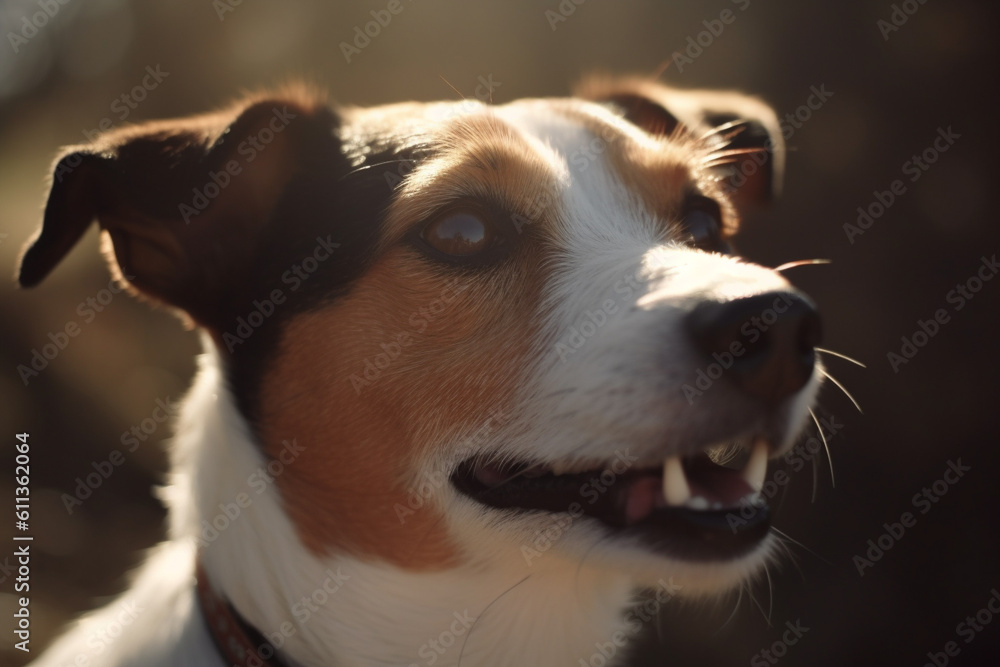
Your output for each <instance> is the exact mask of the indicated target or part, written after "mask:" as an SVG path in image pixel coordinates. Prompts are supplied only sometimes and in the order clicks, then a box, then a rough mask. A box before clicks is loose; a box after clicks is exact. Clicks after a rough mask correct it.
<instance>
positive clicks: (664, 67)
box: [649, 60, 673, 81]
mask: <svg viewBox="0 0 1000 667" xmlns="http://www.w3.org/2000/svg"><path fill="white" fill-rule="evenodd" d="M672 62H673V61H672V60H664V61H663V62H662V63H660V66H659V67H657V68H656V71H655V72H653V73H652V75H650V77H649V78H650V79H652V80H653V81H659V79H660V77H661V76H663V74H664V72H666V71H667V69H668V68H669V67H670V63H672Z"/></svg>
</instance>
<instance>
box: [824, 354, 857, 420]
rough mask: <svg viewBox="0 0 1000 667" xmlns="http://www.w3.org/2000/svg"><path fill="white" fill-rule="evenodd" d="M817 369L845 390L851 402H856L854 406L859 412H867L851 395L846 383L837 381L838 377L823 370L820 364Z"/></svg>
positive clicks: (841, 389) (845, 394)
mask: <svg viewBox="0 0 1000 667" xmlns="http://www.w3.org/2000/svg"><path fill="white" fill-rule="evenodd" d="M816 369H817V370H818V371H819V372H820V373H822V374H823V375H824V376H825V377H826V378H827V379H828V380H829V381H830V382H832V383H833V384H835V385H837V388H838V389H840V391H842V392H844V396H846V397H847V398H849V399H850V400H851V403H853V404H854V407H855V408H857V410H858V412H859V413H861V414H865V412H864V410H862V409H861V406H860V405H858V402H857V401H856V400H855V399H854V397H853V396H851V392H849V391H847V388H846V387H845V386H844V385H842V384H840V382H838V381H837V378H835V377H833V376H832V375H830V374H829V373H827V372H826V371H825V370H823V369H822V368H820V367H819V366H817V367H816Z"/></svg>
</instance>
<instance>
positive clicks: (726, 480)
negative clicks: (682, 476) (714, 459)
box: [688, 464, 753, 507]
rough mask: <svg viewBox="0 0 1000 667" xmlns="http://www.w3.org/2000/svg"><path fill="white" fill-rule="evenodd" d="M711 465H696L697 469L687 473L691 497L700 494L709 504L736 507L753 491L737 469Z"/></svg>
mask: <svg viewBox="0 0 1000 667" xmlns="http://www.w3.org/2000/svg"><path fill="white" fill-rule="evenodd" d="M712 466H713V467H712V468H708V467H707V466H698V467H697V470H693V471H691V472H689V473H688V486H689V487H690V489H691V497H692V498H693V497H695V496H701V497H702V498H704V499H705V500H707V501H708V503H709V505H711V504H712V503H720V504H721V505H722V506H723V507H737V506H738V505H739V504H740V500H741V499H742V498H743V497H745V496H747V495H749V494H751V493H753V488H752V487H751V486H750V485H749V484H747V481H746V480H745V479H743V477H742V475H740V473H739V472H738V471H736V470H728V469H726V468H723V467H721V466H716V465H715V464H712Z"/></svg>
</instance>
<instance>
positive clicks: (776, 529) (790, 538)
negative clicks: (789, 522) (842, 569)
mask: <svg viewBox="0 0 1000 667" xmlns="http://www.w3.org/2000/svg"><path fill="white" fill-rule="evenodd" d="M771 530H773V531H774V532H776V533H778V535H780V536H781V537H782V538H783V539H786V540H788V541H789V542H791V543H792V544H794V545H796V546H798V547H801V548H802V549H804V550H806V551H808V552H809V553H810V554H812V555H813V556H815V557H816V558H818V559H820V560H821V561H823V562H824V563H826V564H827V565H829V566H830V567H836V565H834V564H833V562H831V561H829V560H827V559H826V558H823V557H822V556H820V555H819V554H818V553H816V552H815V551H813V550H812V549H810V548H809V547H807V546H806V545H804V544H802V543H801V542H799V541H798V540H797V539H795V538H794V537H792V536H791V535H789V534H788V533H786V532H785V531H783V530H781V529H780V528H776V527H774V526H771Z"/></svg>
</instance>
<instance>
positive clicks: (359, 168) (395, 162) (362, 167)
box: [340, 158, 413, 180]
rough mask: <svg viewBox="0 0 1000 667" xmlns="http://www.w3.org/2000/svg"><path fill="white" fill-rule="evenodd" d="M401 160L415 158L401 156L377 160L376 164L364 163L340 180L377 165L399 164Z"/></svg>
mask: <svg viewBox="0 0 1000 667" xmlns="http://www.w3.org/2000/svg"><path fill="white" fill-rule="evenodd" d="M400 162H413V160H411V159H409V158H399V159H397V160H386V161H385V162H376V163H374V164H363V165H361V166H360V167H357V168H355V169H352V170H351V171H349V172H347V173H346V174H344V175H343V176H341V177H340V180H344V179H346V178H347V177H349V176H353V175H354V174H358V173H360V172H362V171H366V170H368V169H373V168H375V167H384V166H386V165H389V164H398V163H400Z"/></svg>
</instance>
